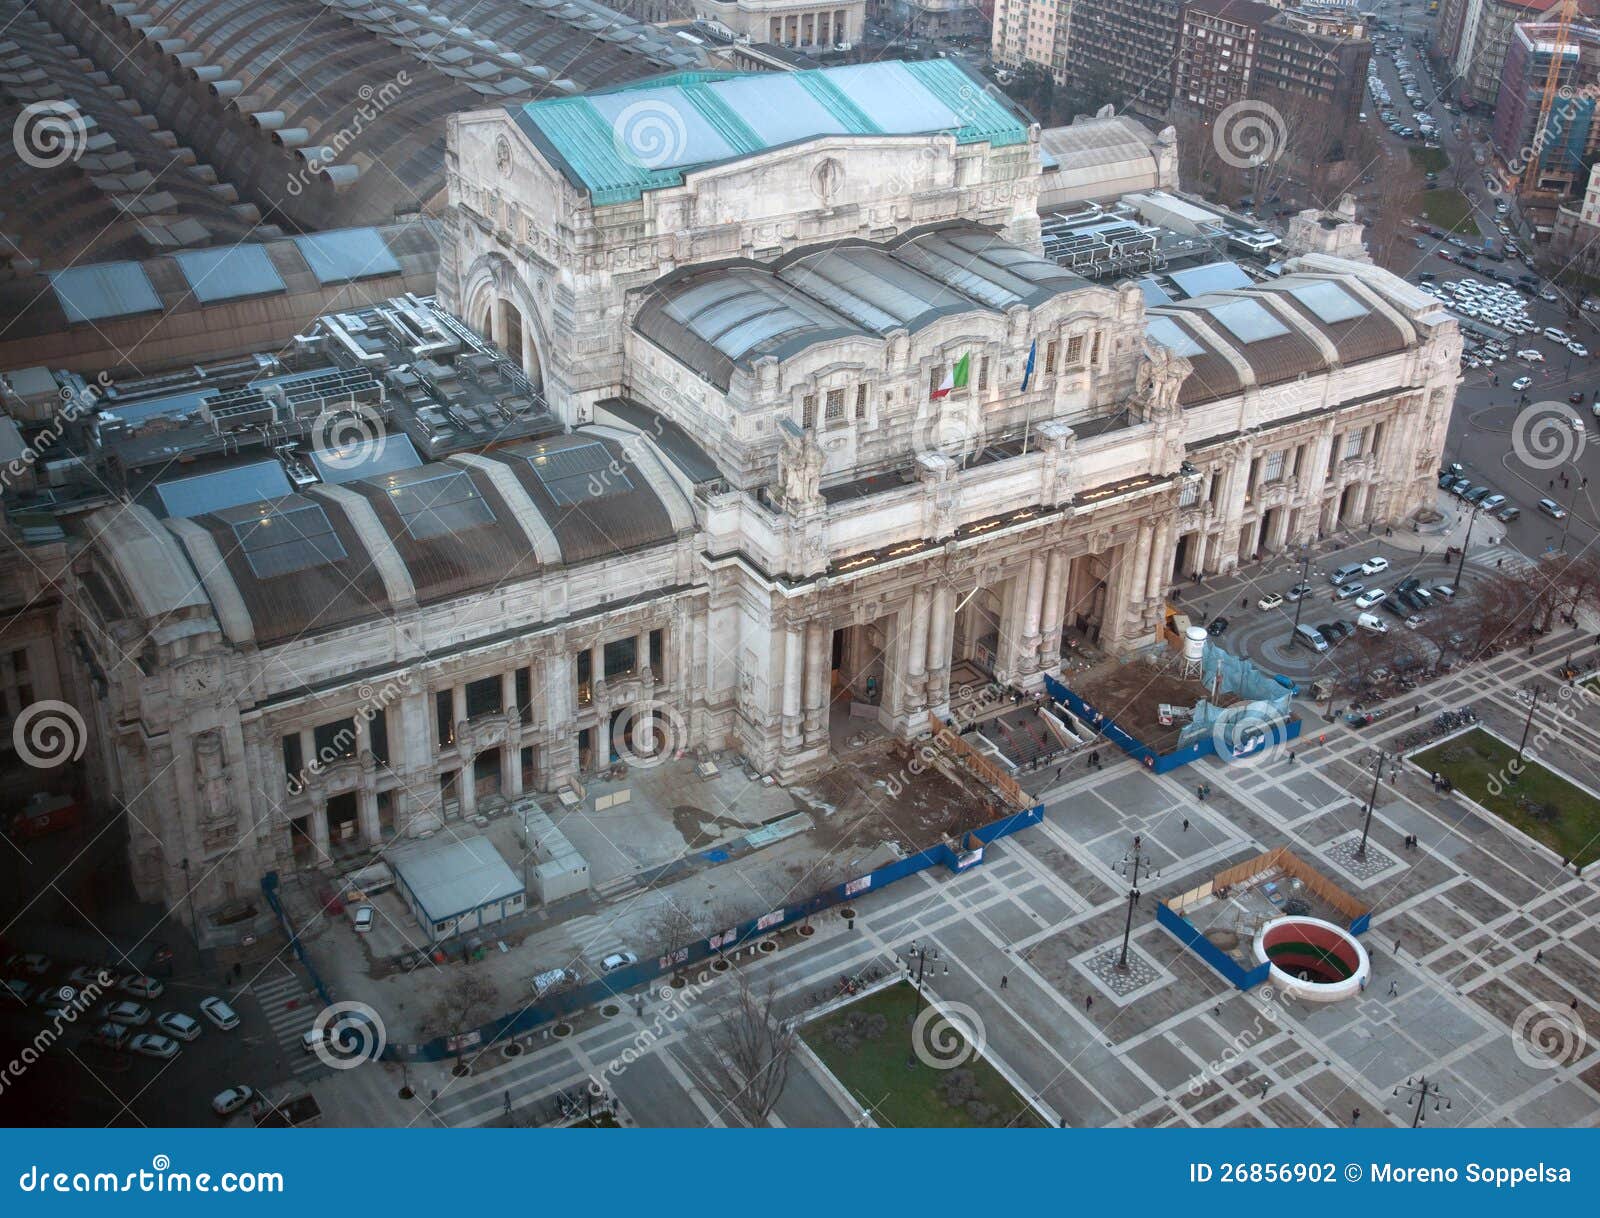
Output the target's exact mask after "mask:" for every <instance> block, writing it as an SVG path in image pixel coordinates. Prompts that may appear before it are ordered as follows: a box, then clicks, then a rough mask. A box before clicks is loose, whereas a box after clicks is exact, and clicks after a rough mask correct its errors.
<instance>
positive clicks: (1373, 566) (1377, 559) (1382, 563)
mask: <svg viewBox="0 0 1600 1218" xmlns="http://www.w3.org/2000/svg"><path fill="white" fill-rule="evenodd" d="M1388 569H1389V560H1388V559H1387V558H1384V557H1382V556H1381V555H1374V556H1373V557H1371V558H1369V559H1367V561H1366V562H1364V563H1362V564H1361V574H1363V575H1376V574H1378V572H1380V571H1387V570H1388Z"/></svg>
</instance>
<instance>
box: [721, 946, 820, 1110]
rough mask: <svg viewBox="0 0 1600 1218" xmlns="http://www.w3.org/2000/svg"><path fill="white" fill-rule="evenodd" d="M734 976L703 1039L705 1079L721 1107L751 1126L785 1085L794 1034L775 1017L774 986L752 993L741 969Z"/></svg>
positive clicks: (772, 1103) (796, 1038) (773, 1104)
mask: <svg viewBox="0 0 1600 1218" xmlns="http://www.w3.org/2000/svg"><path fill="white" fill-rule="evenodd" d="M736 980H737V986H738V988H737V989H736V990H735V992H734V994H733V995H732V997H731V1000H730V1001H729V1002H728V1003H727V1005H725V1006H724V1007H723V1008H722V1009H721V1010H720V1011H719V1012H718V1013H717V1021H716V1023H715V1024H714V1025H713V1026H712V1028H711V1031H710V1036H709V1037H708V1038H707V1047H708V1048H709V1050H710V1053H709V1055H708V1056H709V1059H710V1060H709V1062H708V1064H707V1078H706V1084H707V1086H708V1088H709V1089H710V1090H711V1092H712V1094H714V1095H715V1096H716V1097H717V1098H718V1099H719V1100H721V1101H722V1103H723V1105H724V1107H726V1108H729V1109H731V1110H733V1111H734V1112H737V1113H738V1114H739V1116H740V1118H741V1119H742V1120H743V1121H744V1123H745V1124H746V1125H749V1126H751V1127H752V1128H756V1127H760V1126H763V1125H765V1124H766V1123H767V1117H768V1116H770V1115H771V1113H772V1110H773V1108H775V1107H776V1106H777V1103H778V1099H779V1097H781V1096H782V1095H783V1089H784V1087H785V1086H786V1085H787V1084H788V1081H789V1063H790V1062H791V1061H792V1060H793V1058H794V1051H795V1045H796V1043H797V1041H798V1039H799V1033H797V1032H796V1031H795V1030H794V1028H793V1027H792V1026H790V1025H789V1024H787V1023H785V1022H784V1021H783V1020H782V1019H781V1018H780V1017H779V1015H778V1011H777V992H776V990H774V989H773V988H772V987H771V986H770V985H769V986H768V987H767V988H766V990H764V991H763V992H762V994H761V995H759V996H757V995H756V994H755V993H754V992H753V991H752V990H751V989H750V983H749V981H748V980H746V978H745V976H744V974H743V973H742V972H741V973H737V974H736Z"/></svg>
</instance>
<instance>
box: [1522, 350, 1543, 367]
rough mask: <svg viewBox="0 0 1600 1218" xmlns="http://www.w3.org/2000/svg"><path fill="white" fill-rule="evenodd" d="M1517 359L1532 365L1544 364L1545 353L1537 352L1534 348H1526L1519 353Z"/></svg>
mask: <svg viewBox="0 0 1600 1218" xmlns="http://www.w3.org/2000/svg"><path fill="white" fill-rule="evenodd" d="M1517 358H1518V359H1520V360H1524V361H1526V362H1527V363H1530V364H1542V363H1544V352H1543V351H1535V350H1534V349H1533V348H1532V347H1526V348H1524V349H1523V350H1521V351H1518V352H1517Z"/></svg>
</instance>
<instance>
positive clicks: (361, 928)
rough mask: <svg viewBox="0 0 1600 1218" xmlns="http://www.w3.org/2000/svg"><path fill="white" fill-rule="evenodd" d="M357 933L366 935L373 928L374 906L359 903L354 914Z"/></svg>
mask: <svg viewBox="0 0 1600 1218" xmlns="http://www.w3.org/2000/svg"><path fill="white" fill-rule="evenodd" d="M354 917H355V924H356V933H357V934H358V935H364V934H366V933H367V932H368V931H370V930H371V929H372V906H370V905H358V906H356V912H355V914H354Z"/></svg>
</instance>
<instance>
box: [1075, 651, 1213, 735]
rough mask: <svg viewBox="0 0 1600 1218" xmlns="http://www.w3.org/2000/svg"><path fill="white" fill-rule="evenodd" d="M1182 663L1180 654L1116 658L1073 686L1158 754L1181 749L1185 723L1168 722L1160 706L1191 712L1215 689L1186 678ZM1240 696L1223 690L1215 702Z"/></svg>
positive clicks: (1078, 680) (1093, 704) (1088, 700)
mask: <svg viewBox="0 0 1600 1218" xmlns="http://www.w3.org/2000/svg"><path fill="white" fill-rule="evenodd" d="M1178 663H1179V661H1178V660H1177V658H1176V657H1172V656H1165V655H1163V656H1162V657H1161V658H1160V660H1159V661H1158V662H1156V663H1152V662H1150V661H1148V660H1143V659H1139V660H1130V661H1126V662H1117V661H1112V662H1109V663H1105V664H1101V665H1098V666H1097V667H1095V668H1093V669H1091V670H1090V671H1089V672H1086V673H1084V674H1083V675H1082V676H1078V677H1074V678H1073V679H1072V680H1071V682H1070V684H1069V688H1071V690H1072V692H1073V693H1075V694H1077V695H1078V696H1079V697H1081V698H1082V699H1084V701H1086V702H1088V703H1089V705H1090V706H1092V707H1094V708H1095V709H1096V710H1098V711H1100V712H1102V713H1103V714H1105V715H1107V716H1108V717H1109V718H1110V719H1112V720H1113V721H1114V722H1115V723H1116V725H1117V726H1118V727H1120V728H1121V729H1122V730H1123V731H1125V732H1127V733H1128V734H1129V735H1130V736H1132V737H1133V738H1134V739H1135V740H1142V741H1143V742H1144V743H1145V744H1148V745H1149V746H1150V747H1151V748H1153V749H1155V751H1156V752H1158V753H1170V752H1172V751H1173V750H1174V749H1176V748H1177V747H1178V735H1179V733H1180V732H1181V731H1182V730H1183V724H1182V723H1178V722H1175V723H1173V724H1172V725H1171V726H1164V725H1163V724H1162V722H1161V716H1160V712H1161V706H1162V705H1163V704H1166V705H1168V706H1174V707H1178V708H1180V709H1182V710H1188V709H1189V708H1190V707H1192V706H1194V704H1195V703H1196V702H1199V701H1200V700H1201V699H1202V698H1207V699H1209V698H1211V691H1210V690H1208V689H1207V688H1206V687H1205V686H1204V685H1202V684H1201V683H1200V681H1199V680H1198V679H1196V678H1193V677H1185V676H1184V675H1183V674H1182V672H1180V671H1179V669H1178V667H1177V665H1178ZM1238 700H1239V699H1238V697H1237V696H1236V695H1234V694H1230V693H1227V692H1224V693H1222V694H1221V696H1219V697H1217V698H1216V699H1214V702H1215V704H1216V705H1217V706H1220V707H1227V706H1232V705H1233V704H1234V703H1235V702H1237V701H1238Z"/></svg>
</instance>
